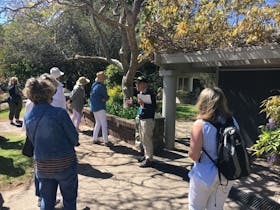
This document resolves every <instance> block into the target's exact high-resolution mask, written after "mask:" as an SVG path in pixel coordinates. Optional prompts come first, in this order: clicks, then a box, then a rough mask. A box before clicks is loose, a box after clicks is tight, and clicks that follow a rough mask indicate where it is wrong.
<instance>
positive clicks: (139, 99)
mask: <svg viewBox="0 0 280 210" xmlns="http://www.w3.org/2000/svg"><path fill="white" fill-rule="evenodd" d="M138 104H139V105H140V106H144V102H143V100H142V99H141V98H138Z"/></svg>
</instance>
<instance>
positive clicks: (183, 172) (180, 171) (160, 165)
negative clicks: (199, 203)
mask: <svg viewBox="0 0 280 210" xmlns="http://www.w3.org/2000/svg"><path fill="white" fill-rule="evenodd" d="M186 167H187V166H186ZM186 167H182V166H176V165H171V164H169V163H164V162H162V161H155V162H154V164H153V166H152V168H154V169H157V170H158V171H161V172H163V173H168V174H173V175H176V176H179V177H181V178H182V179H183V180H184V181H189V177H188V173H189V170H188V169H186Z"/></svg>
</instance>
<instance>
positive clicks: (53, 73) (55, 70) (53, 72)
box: [50, 67, 64, 78]
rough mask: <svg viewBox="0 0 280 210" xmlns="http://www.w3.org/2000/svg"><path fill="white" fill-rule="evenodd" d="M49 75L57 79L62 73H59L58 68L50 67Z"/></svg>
mask: <svg viewBox="0 0 280 210" xmlns="http://www.w3.org/2000/svg"><path fill="white" fill-rule="evenodd" d="M50 75H51V76H53V77H54V78H58V77H60V76H62V75H64V73H63V72H62V71H60V70H59V68H57V67H52V68H51V69H50Z"/></svg>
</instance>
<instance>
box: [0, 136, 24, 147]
mask: <svg viewBox="0 0 280 210" xmlns="http://www.w3.org/2000/svg"><path fill="white" fill-rule="evenodd" d="M22 147H23V143H22V141H14V142H9V139H7V138H5V137H3V136H0V148H1V149H22Z"/></svg>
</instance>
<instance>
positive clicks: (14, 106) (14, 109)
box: [9, 100, 22, 121]
mask: <svg viewBox="0 0 280 210" xmlns="http://www.w3.org/2000/svg"><path fill="white" fill-rule="evenodd" d="M9 108H10V113H9V120H11V121H12V120H13V119H14V118H16V120H18V119H19V115H20V111H21V109H22V101H21V100H20V101H9Z"/></svg>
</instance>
